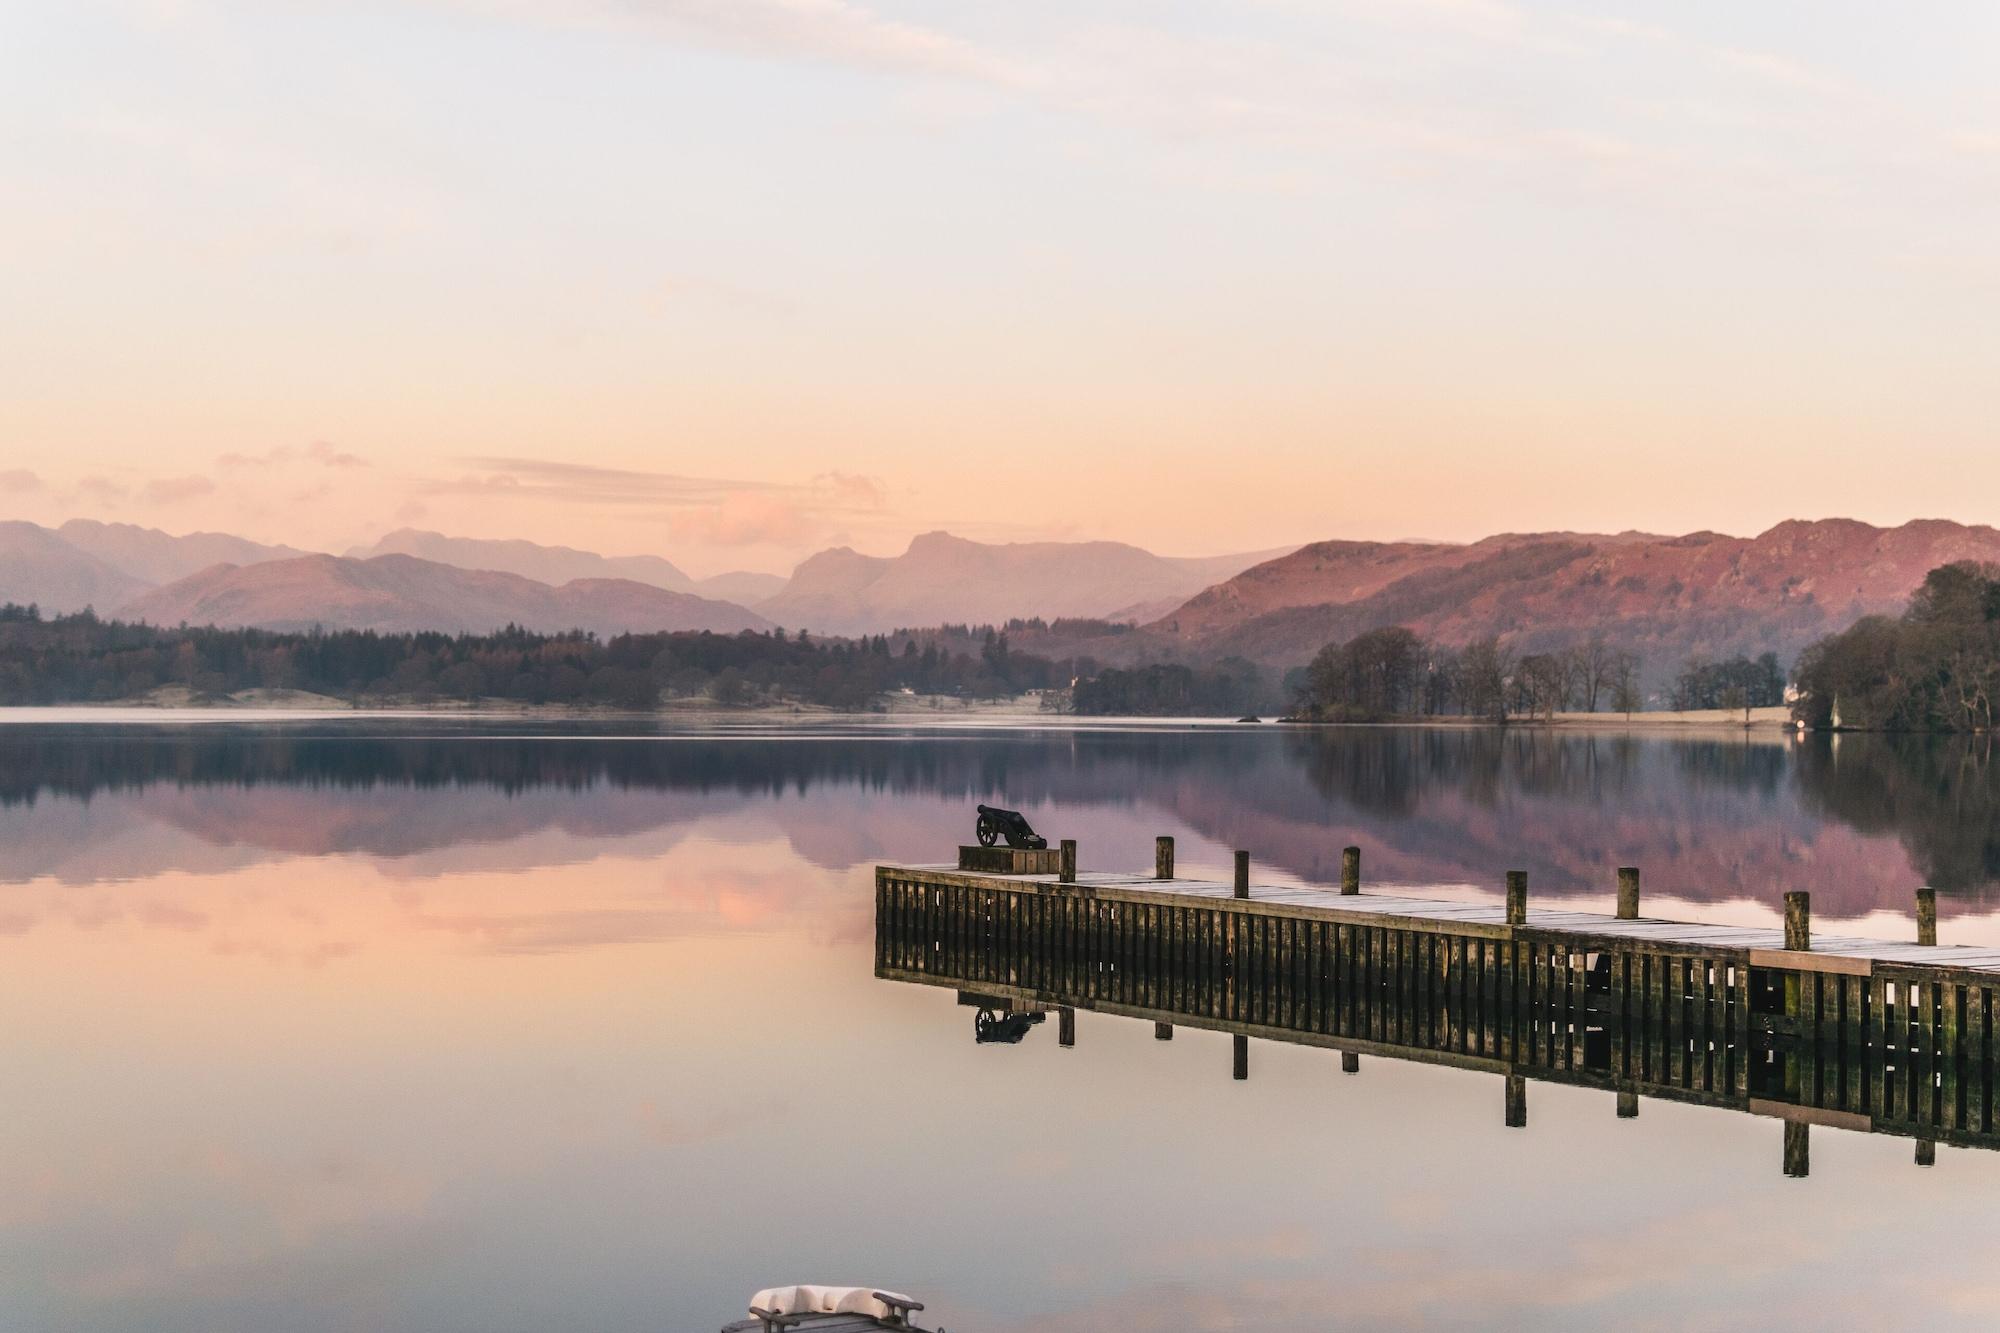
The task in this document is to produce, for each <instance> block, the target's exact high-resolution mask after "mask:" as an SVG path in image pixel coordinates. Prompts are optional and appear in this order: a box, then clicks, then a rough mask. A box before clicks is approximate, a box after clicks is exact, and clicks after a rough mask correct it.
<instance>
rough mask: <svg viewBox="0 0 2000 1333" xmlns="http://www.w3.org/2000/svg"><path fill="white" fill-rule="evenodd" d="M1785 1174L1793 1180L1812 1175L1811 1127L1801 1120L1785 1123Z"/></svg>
mask: <svg viewBox="0 0 2000 1333" xmlns="http://www.w3.org/2000/svg"><path fill="white" fill-rule="evenodd" d="M1785 1174H1786V1175H1787V1176H1790V1177H1791V1178H1793V1179H1794V1180H1804V1179H1805V1178H1806V1177H1807V1176H1809V1175H1811V1174H1812V1126H1811V1125H1808V1124H1806V1123H1805V1122H1804V1121H1803V1120H1787V1121H1786V1122H1785Z"/></svg>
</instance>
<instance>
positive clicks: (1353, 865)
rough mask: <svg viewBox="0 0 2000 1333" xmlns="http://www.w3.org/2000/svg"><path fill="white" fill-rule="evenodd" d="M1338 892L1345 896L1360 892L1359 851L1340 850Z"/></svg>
mask: <svg viewBox="0 0 2000 1333" xmlns="http://www.w3.org/2000/svg"><path fill="white" fill-rule="evenodd" d="M1340 891H1341V892H1342V893H1346V894H1354V893H1359V892H1361V849H1360V848H1359V847H1343V848H1341V849H1340Z"/></svg>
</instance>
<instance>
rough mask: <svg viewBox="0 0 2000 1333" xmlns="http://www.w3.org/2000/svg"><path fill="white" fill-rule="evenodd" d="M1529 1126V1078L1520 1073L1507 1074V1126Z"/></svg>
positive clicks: (1512, 1127)
mask: <svg viewBox="0 0 2000 1333" xmlns="http://www.w3.org/2000/svg"><path fill="white" fill-rule="evenodd" d="M1527 1127H1528V1080H1527V1079H1525V1078H1523V1077H1522V1076H1521V1075H1519V1074H1509V1075H1507V1128H1509V1129H1526V1128H1527Z"/></svg>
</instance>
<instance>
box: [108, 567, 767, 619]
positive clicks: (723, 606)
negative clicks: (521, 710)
mask: <svg viewBox="0 0 2000 1333" xmlns="http://www.w3.org/2000/svg"><path fill="white" fill-rule="evenodd" d="M119 614H120V615H121V616H123V617H124V618H126V619H131V620H145V621H148V622H150V623H152V624H156V625H175V624H180V623H182V622H186V623H188V624H211V625H223V626H256V627H259V628H264V629H281V630H304V629H310V628H312V627H313V626H315V625H318V626H322V627H324V628H326V629H372V630H379V631H383V632H385V633H403V632H410V631H416V630H443V631H446V632H449V633H460V632H464V633H484V632H486V631H490V630H495V629H499V628H501V627H502V626H504V625H509V624H514V625H520V626H522V627H523V628H526V629H532V630H540V631H545V632H555V631H561V630H568V629H585V630H591V631H594V632H596V633H597V634H600V635H611V634H620V633H627V632H631V633H643V632H649V631H658V630H704V629H705V630H713V631H715V632H717V633H735V632H736V631H738V630H744V629H768V628H769V627H770V622H769V621H767V620H765V619H764V618H763V617H761V616H759V615H757V614H756V613H754V612H752V611H748V610H745V609H744V608H743V607H740V606H736V605H733V604H732V603H729V602H717V601H712V600H710V599H708V598H705V597H697V596H695V595H693V594H692V593H684V592H670V591H668V590H667V589H664V588H656V587H653V586H651V585H648V584H644V583H639V582H636V581H634V580H631V579H573V580H570V581H569V582H566V583H563V584H561V585H559V586H552V585H550V584H546V583H539V582H536V581H535V580H533V579H526V578H522V577H521V576H520V575H518V574H508V573H502V572H499V571H496V570H466V569H459V568H457V567H456V566H453V565H445V564H439V563H438V562H436V561H431V560H419V559H417V558H416V557H414V556H407V555H383V556H376V557H373V558H372V559H366V560H358V559H353V558H350V557H345V556H332V555H309V556H302V557H299V558H297V559H292V560H276V561H269V562H265V563H263V564H256V565H227V564H225V565H217V566H215V567H214V568H211V569H206V570H203V571H201V572H200V573H198V574H193V575H190V576H189V577H187V578H185V579H181V580H179V581H178V582H175V583H170V584H168V585H166V586H165V587H161V588H155V589H152V590H150V591H148V592H144V593H141V594H140V595H138V596H137V597H134V598H132V599H131V600H130V601H128V602H126V603H125V604H124V605H123V606H121V607H120V608H119Z"/></svg>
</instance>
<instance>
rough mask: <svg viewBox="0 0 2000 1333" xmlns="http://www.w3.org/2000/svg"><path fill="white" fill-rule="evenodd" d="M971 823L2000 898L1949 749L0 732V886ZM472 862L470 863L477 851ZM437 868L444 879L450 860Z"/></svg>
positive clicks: (1426, 872) (1701, 883) (831, 841)
mask: <svg viewBox="0 0 2000 1333" xmlns="http://www.w3.org/2000/svg"><path fill="white" fill-rule="evenodd" d="M977 800H997V801H1002V802H1005V803H1009V804H1014V805H1018V806H1020V807H1022V808H1024V809H1026V810H1028V811H1029V812H1030V814H1031V817H1033V818H1034V819H1035V820H1036V822H1037V824H1038V825H1040V826H1043V827H1044V829H1045V831H1048V832H1051V833H1052V834H1055V835H1058V836H1060V835H1063V834H1071V835H1074V836H1077V837H1079V838H1080V839H1082V840H1083V841H1084V844H1085V859H1086V862H1087V863H1090V864H1097V865H1114V864H1130V865H1134V866H1137V865H1144V864H1148V863H1149V862H1150V859H1151V848H1150V839H1151V836H1152V834H1154V833H1158V832H1172V833H1177V834H1179V835H1181V836H1182V837H1184V838H1189V839H1190V842H1191V843H1192V844H1193V845H1192V846H1191V847H1190V849H1189V851H1188V852H1187V853H1184V857H1185V856H1187V855H1200V854H1202V849H1203V847H1204V846H1205V847H1206V848H1207V849H1208V850H1210V851H1211V852H1212V851H1214V850H1216V849H1222V848H1227V847H1239V846H1240V847H1247V848H1250V849H1251V850H1252V851H1253V853H1254V854H1255V855H1256V857H1257V858H1258V860H1259V862H1260V863H1262V864H1265V865H1269V866H1273V867H1276V868H1278V869H1281V870H1284V871H1288V872H1290V873H1293V874H1297V875H1300V876H1302V877H1306V878H1311V879H1321V880H1324V879H1331V878H1333V877H1334V876H1336V875H1337V873H1338V864H1339V855H1340V848H1341V847H1342V846H1343V845H1345V844H1347V843H1350V842H1351V843H1358V844H1360V845H1361V846H1362V847H1363V849H1364V856H1365V864H1366V867H1367V872H1368V875H1369V876H1370V878H1374V879H1381V880H1392V881H1398V882H1422V883H1437V882H1471V883H1475V884H1480V885H1490V884H1497V882H1498V880H1499V877H1500V874H1501V872H1502V871H1504V870H1506V869H1509V868H1521V869H1526V870H1528V871H1529V872H1530V874H1531V876H1533V883H1534V885H1535V888H1536V891H1537V892H1538V893H1542V892H1546V893H1556V894H1575V893H1583V892H1608V890H1609V886H1610V884H1611V883H1612V877H1613V874H1614V872H1615V868H1616V867H1617V866H1619V865H1621V864H1637V865H1640V866H1643V867H1644V868H1645V869H1646V871H1647V875H1648V883H1649V886H1651V887H1652V888H1653V889H1655V890H1656V891H1667V892H1672V893H1674V894H1677V895H1681V896H1685V897H1688V898H1691V899H1695V900H1702V901H1724V900H1730V899H1737V898H1752V899H1756V900H1758V901H1762V902H1773V901H1775V899H1776V896H1777V894H1778V893H1779V892H1780V891H1781V890H1783V889H1785V888H1793V887H1806V888H1811V889H1812V890H1814V892H1815V894H1816V898H1815V905H1816V906H1818V907H1819V908H1820V910H1821V911H1823V912H1825V913H1828V914H1831V915H1854V914H1858V913H1861V912H1865V911H1867V910H1870V909H1871V908H1873V907H1876V906H1878V905H1879V906H1889V907H1895V908H1901V907H1902V906H1904V905H1905V904H1906V902H1907V899H1908V893H1909V890H1910V889H1911V888H1912V887H1914V886H1915V885H1916V884H1918V883H1921V882H1923V881H1924V880H1925V879H1929V880H1931V881H1932V882H1934V883H1936V884H1938V885H1939V886H1940V887H1943V888H1947V889H1951V890H1954V891H1957V892H1959V893H1962V894H1966V895H1969V896H1980V895H1981V894H1983V891H1984V889H1985V888H1986V886H1987V885H1989V884H1991V883H1993V882H1994V881H1995V879H1996V878H2000V846H1996V841H2000V840H1996V838H1995V818H1994V815H1995V805H1996V802H1995V799H1994V793H1993V785H1992V777H1991V764H1990V762H1989V757H1988V752H1987V751H1986V749H1985V748H1984V746H1983V743H1981V744H1980V745H1970V744H1967V743H1965V742H1929V741H1910V742H1900V741H1889V740H1884V739H1880V738H1865V737H1844V738H1842V739H1841V740H1840V742H1839V743H1838V745H1835V744H1833V743H1831V742H1828V741H1825V740H1812V741H1805V742H1797V743H1793V742H1789V741H1788V742H1785V743H1781V744H1774V743H1769V742H1749V741H1743V740H1720V741H1716V740H1676V739H1655V738H1647V739H1637V738H1633V737H1630V736H1606V735H1587V734H1579V733H1567V734H1561V733H1556V734H1552V733H1548V732H1538V731H1511V732H1498V731H1491V730H1483V729H1471V728H1467V729H1415V728H1356V729H1335V730H1321V731H1311V732H1303V731H1280V730H1277V729H1271V730H1267V731H1263V732H1247V731H1240V732H1239V731H1158V730H1154V731H1122V732H1121V731H1079V732H1066V731H1028V730H986V731H954V732H928V733H898V732H889V731H853V732H841V731H834V730H829V731H827V732H825V733H823V734H814V733H798V732H789V733H782V734H759V733H755V732H752V733H745V734H736V735H730V736H719V735H715V734H694V735H677V736H669V735H634V736H629V737H623V738H613V737H610V736H606V735H588V734H585V735H579V734H576V729H575V728H566V729H565V731H564V733H563V734H560V735H558V734H533V733H526V732H524V733H522V734H510V735H504V736H478V735H471V734H465V733H462V732H459V733H452V732H446V733H444V734H434V735H428V736H415V735H408V734H396V733H393V732H391V733H388V734H375V733H370V734H366V735H361V734H345V735H343V734H341V732H340V730H339V729H337V728H329V727H325V726H320V727H316V728H313V729H310V730H309V731H308V732H306V733H305V734H293V733H286V732H271V731H267V730H255V731H244V730H237V729H230V730H226V731H224V730H217V731H199V730H197V731H191V732H168V731H161V730H154V729H137V728H133V729H103V728H100V729H93V730H91V731H89V732H87V733H83V734H81V735H79V734H75V733H69V734H63V733H55V732H48V731H35V732H25V733H22V734H17V735H13V736H7V737H0V876H4V877H6V878H8V879H21V878H26V877H30V876H34V875H38V874H55V875H58V876H59V877H64V878H69V877H72V876H74V877H85V876H87V877H91V878H103V877H120V876H138V875H147V874H153V873H157V872H158V871H160V870H162V869H173V868H188V869H205V868H221V867H224V866H228V865H234V864H243V863H247V862H252V861H256V860H260V859H267V858H269V857H272V856H288V855H322V854H332V853H350V854H361V855H368V856H373V857H378V858H384V859H385V860H389V861H391V862H397V863H401V864H403V865H405V866H406V867H407V868H408V870H409V872H410V873H416V874H422V873H431V869H432V864H431V860H429V859H427V858H436V857H438V856H439V855H440V854H443V853H449V854H450V863H451V864H463V863H465V862H466V861H467V859H468V858H470V859H471V860H472V861H473V862H476V863H477V864H481V865H486V866H493V867H501V868H526V867H530V866H534V865H541V864H551V863H555V862H561V861H567V860H578V859H584V858H586V857H588V856H591V855H595V854H598V852H599V851H600V850H601V849H602V847H603V845H604V844H605V842H606V841H607V840H619V839H624V840H633V842H632V847H631V850H633V851H635V852H638V853H641V854H644V853H646V852H648V851H651V850H654V849H656V848H663V847H665V846H668V845H671V843H672V842H673V841H675V840H678V839H679V838H681V837H683V836H686V835H688V834H689V833H691V832H695V831H697V830H698V831H699V832H700V833H701V835H702V836H707V837H714V838H719V839H721V840H724V841H728V840H732V839H734V838H739V837H740V838H745V839H747V838H749V837H752V836H770V835H771V834H772V833H774V832H775V833H777V834H780V835H782V836H784V837H786V838H788V839H789V840H790V841H791V843H792V844H793V846H794V847H795V849H796V850H797V851H798V852H799V853H800V854H801V855H802V856H804V857H805V858H806V859H808V860H810V861H812V862H814V863H816V864H819V865H822V866H826V867H829V868H836V869H842V868H847V867H851V866H854V865H858V864H865V863H867V862H869V861H872V860H876V859H888V858H898V859H907V858H910V857H923V856H932V855H935V856H938V857H942V856H944V855H946V854H947V851H948V849H949V847H950V846H951V845H952V844H954V843H955V842H957V841H959V840H960V839H961V838H962V837H963V836H964V835H965V832H966V826H965V819H966V811H967V810H968V809H969V807H970V805H971V804H972V803H973V802H975V801H977ZM475 848H476V849H479V850H478V851H477V852H476V853H475V852H474V851H473V849H475ZM438 864H439V865H440V866H441V865H442V864H443V862H442V861H439V862H438Z"/></svg>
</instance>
